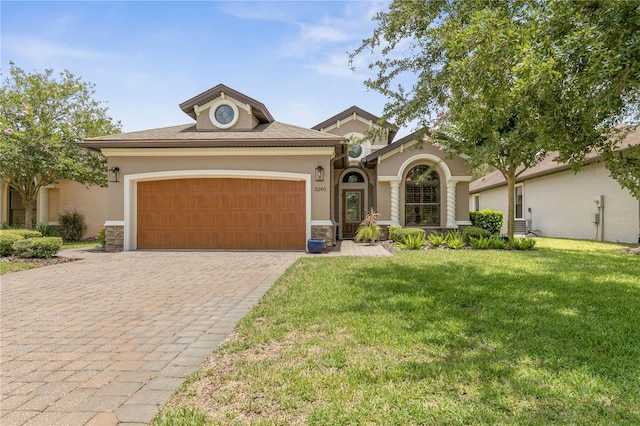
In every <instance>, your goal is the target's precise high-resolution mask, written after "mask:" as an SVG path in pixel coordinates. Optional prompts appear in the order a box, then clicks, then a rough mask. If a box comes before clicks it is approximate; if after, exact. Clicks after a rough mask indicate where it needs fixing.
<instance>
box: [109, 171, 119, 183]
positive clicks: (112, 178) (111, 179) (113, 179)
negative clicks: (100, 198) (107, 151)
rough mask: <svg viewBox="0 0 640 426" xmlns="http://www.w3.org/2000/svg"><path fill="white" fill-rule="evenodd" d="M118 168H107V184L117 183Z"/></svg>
mask: <svg viewBox="0 0 640 426" xmlns="http://www.w3.org/2000/svg"><path fill="white" fill-rule="evenodd" d="M119 171H120V167H109V182H118V172H119Z"/></svg>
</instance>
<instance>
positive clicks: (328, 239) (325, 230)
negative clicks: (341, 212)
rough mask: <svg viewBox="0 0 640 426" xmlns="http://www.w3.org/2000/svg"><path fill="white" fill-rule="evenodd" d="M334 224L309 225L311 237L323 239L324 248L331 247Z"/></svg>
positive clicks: (333, 238)
mask: <svg viewBox="0 0 640 426" xmlns="http://www.w3.org/2000/svg"><path fill="white" fill-rule="evenodd" d="M335 234H336V227H335V225H311V239H312V240H324V248H328V249H331V248H332V247H333V242H334V241H335Z"/></svg>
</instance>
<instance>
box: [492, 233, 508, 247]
mask: <svg viewBox="0 0 640 426" xmlns="http://www.w3.org/2000/svg"><path fill="white" fill-rule="evenodd" d="M489 247H491V248H492V249H496V250H504V249H505V248H507V242H506V241H505V240H504V238H502V237H500V236H497V235H493V236H491V238H490V239H489Z"/></svg>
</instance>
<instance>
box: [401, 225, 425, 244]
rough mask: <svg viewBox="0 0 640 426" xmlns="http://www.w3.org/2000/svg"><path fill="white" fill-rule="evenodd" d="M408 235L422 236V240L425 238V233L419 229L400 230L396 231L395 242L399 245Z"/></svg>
mask: <svg viewBox="0 0 640 426" xmlns="http://www.w3.org/2000/svg"><path fill="white" fill-rule="evenodd" d="M409 235H420V236H422V238H425V233H424V229H420V228H401V229H400V230H398V231H396V238H397V239H396V240H394V241H397V242H399V243H402V242H404V239H405V238H407V237H408V236H409Z"/></svg>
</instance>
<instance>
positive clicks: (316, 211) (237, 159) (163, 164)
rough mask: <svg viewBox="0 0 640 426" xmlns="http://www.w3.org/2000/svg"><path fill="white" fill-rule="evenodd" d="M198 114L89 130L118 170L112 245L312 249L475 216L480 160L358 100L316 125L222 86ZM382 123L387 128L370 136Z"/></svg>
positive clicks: (113, 183)
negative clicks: (373, 216)
mask: <svg viewBox="0 0 640 426" xmlns="http://www.w3.org/2000/svg"><path fill="white" fill-rule="evenodd" d="M180 108H181V109H182V111H183V112H184V113H185V114H187V115H188V116H189V117H190V118H191V119H192V120H193V121H192V122H191V123H189V124H185V125H180V126H173V127H165V128H159V129H152V130H145V131H138V132H131V133H123V134H118V135H112V136H103V137H97V138H91V139H87V140H85V141H83V142H80V145H81V146H83V147H86V148H90V149H95V150H100V151H101V152H102V153H103V154H104V155H105V156H106V157H107V158H108V164H109V170H110V179H109V180H110V182H109V188H108V208H107V219H106V222H105V227H106V239H107V250H121V249H123V250H136V249H159V248H164V249H263V250H264V249H267V250H304V249H305V247H306V242H307V240H308V239H312V238H313V239H322V240H324V242H325V246H326V247H331V246H333V245H334V244H335V242H336V240H338V239H343V238H353V236H354V233H355V231H356V229H357V226H358V224H359V223H360V221H361V220H362V218H363V211H364V210H366V209H368V208H369V207H370V206H372V207H375V208H376V209H377V210H378V211H379V212H380V214H381V215H382V219H383V220H382V221H381V222H380V224H381V227H382V228H383V230H384V231H385V232H387V231H388V227H389V226H391V225H402V226H419V227H424V228H425V229H428V230H429V229H455V228H458V227H460V226H466V225H469V224H470V222H469V210H468V201H467V200H468V196H469V192H468V191H469V190H468V185H469V182H470V180H471V178H470V175H471V173H470V169H469V166H468V164H467V163H466V161H465V160H464V159H462V158H459V157H458V158H453V159H448V158H445V156H444V154H443V152H441V151H439V150H438V149H437V148H435V147H433V146H431V145H429V144H426V143H418V141H417V140H415V137H414V135H410V136H407V137H404V138H402V139H400V140H398V141H395V142H392V140H393V137H394V136H395V134H396V132H397V130H396V129H395V127H394V126H392V125H391V124H389V123H384V124H383V125H382V126H380V125H379V124H378V121H379V119H378V117H376V116H374V115H372V114H370V113H368V112H366V111H363V110H362V109H360V108H358V107H355V106H354V107H351V108H348V109H347V110H345V111H343V112H341V113H339V114H337V115H335V116H333V117H331V118H330V119H328V120H325V121H323V122H322V123H319V124H318V125H316V126H314V127H313V128H311V129H307V128H303V127H298V126H293V125H290V124H285V123H282V122H279V121H276V120H275V119H274V118H273V116H272V115H271V113H270V112H269V110H268V109H267V107H266V106H265V105H264V104H263V103H261V102H259V101H257V100H255V99H253V98H250V97H249V96H246V95H244V94H242V93H240V92H238V91H236V90H234V89H232V88H229V87H227V86H225V85H222V84H220V85H217V86H215V87H213V88H211V89H209V90H207V91H205V92H203V93H201V94H199V95H197V96H194V97H192V98H190V99H189V100H187V101H185V102H183V103H182V104H180ZM370 129H377V130H378V135H379V136H376V137H372V138H371V139H369V137H368V136H367V135H368V134H369V133H368V131H369V130H370Z"/></svg>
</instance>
